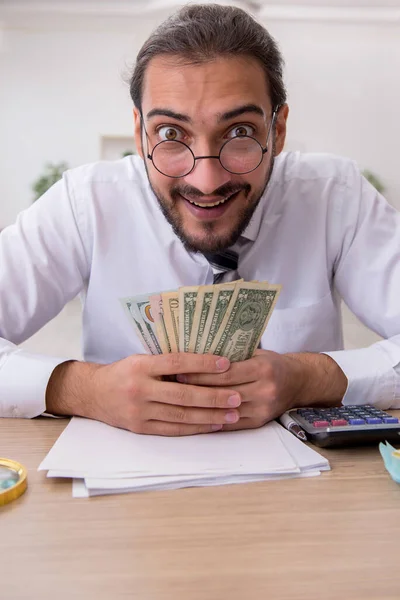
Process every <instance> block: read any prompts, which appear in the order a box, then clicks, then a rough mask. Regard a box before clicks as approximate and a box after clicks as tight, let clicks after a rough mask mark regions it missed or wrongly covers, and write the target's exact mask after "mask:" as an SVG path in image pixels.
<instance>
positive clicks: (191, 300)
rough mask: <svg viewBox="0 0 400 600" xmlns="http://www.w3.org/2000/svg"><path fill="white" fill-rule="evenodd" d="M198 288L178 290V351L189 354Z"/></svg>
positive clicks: (181, 288)
mask: <svg viewBox="0 0 400 600" xmlns="http://www.w3.org/2000/svg"><path fill="white" fill-rule="evenodd" d="M198 293H199V286H192V287H180V288H179V351H180V352H189V342H190V334H191V332H192V326H193V319H194V314H195V310H196V302H197V295H198Z"/></svg>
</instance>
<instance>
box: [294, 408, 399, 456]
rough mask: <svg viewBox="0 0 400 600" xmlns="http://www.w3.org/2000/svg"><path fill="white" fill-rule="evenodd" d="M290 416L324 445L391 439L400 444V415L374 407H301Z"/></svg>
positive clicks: (375, 441)
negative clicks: (395, 415)
mask: <svg viewBox="0 0 400 600" xmlns="http://www.w3.org/2000/svg"><path fill="white" fill-rule="evenodd" d="M289 415H290V417H291V418H292V419H293V420H294V421H296V423H297V424H298V425H299V426H300V427H301V429H303V430H304V432H305V434H306V436H307V439H308V440H309V441H310V442H312V443H313V444H315V445H316V446H320V447H321V448H328V447H333V446H354V445H358V444H375V443H377V442H382V441H385V440H386V441H388V442H391V443H395V444H396V443H397V444H400V423H399V419H398V418H397V417H393V416H392V415H389V414H388V413H387V412H385V411H383V410H380V409H379V408H376V407H375V406H370V405H368V404H366V405H364V406H341V407H335V408H299V409H296V410H291V411H289Z"/></svg>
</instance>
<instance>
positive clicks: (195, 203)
mask: <svg viewBox="0 0 400 600" xmlns="http://www.w3.org/2000/svg"><path fill="white" fill-rule="evenodd" d="M232 196H233V194H232ZM232 196H228V197H227V198H223V199H222V200H218V202H214V203H213V204H211V203H210V202H207V204H201V203H200V202H192V200H189V202H190V204H194V205H195V206H200V208H210V207H212V206H218V205H219V204H223V203H224V202H226V201H227V200H229V198H231V197H232Z"/></svg>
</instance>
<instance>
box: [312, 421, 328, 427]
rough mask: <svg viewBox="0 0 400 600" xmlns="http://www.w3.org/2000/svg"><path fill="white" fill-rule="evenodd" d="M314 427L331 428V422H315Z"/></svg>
mask: <svg viewBox="0 0 400 600" xmlns="http://www.w3.org/2000/svg"><path fill="white" fill-rule="evenodd" d="M313 425H314V427H329V421H314V422H313Z"/></svg>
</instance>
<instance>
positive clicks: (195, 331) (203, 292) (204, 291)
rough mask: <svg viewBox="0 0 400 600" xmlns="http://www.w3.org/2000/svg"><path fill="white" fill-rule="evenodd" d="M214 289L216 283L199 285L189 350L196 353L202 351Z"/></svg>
mask: <svg viewBox="0 0 400 600" xmlns="http://www.w3.org/2000/svg"><path fill="white" fill-rule="evenodd" d="M214 291H215V285H202V286H200V287H199V291H198V294H197V301H196V309H195V312H194V315H193V323H192V330H191V333H190V341H189V352H195V353H196V354H198V353H199V352H200V345H201V342H202V340H203V335H204V331H205V328H206V323H207V318H208V315H209V313H210V309H211V302H212V299H213V295H214Z"/></svg>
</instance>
